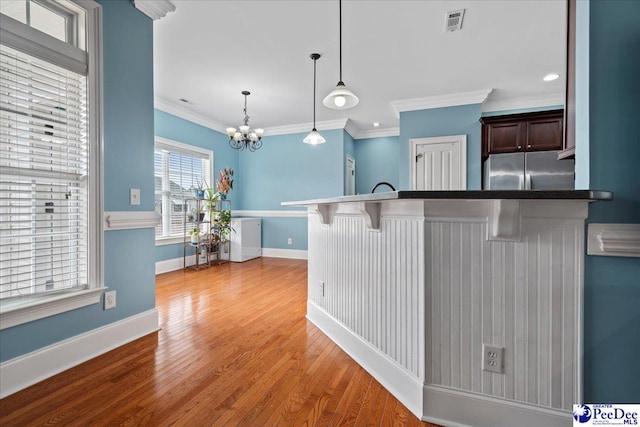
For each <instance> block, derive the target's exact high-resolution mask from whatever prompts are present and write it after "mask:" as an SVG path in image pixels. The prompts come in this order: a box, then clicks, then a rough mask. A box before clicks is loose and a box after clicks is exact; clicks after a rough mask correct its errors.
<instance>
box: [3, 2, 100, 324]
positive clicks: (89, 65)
mask: <svg viewBox="0 0 640 427" xmlns="http://www.w3.org/2000/svg"><path fill="white" fill-rule="evenodd" d="M64 3H71V1H69V0H67V1H65V2H64ZM73 4H74V5H75V6H77V7H79V8H82V9H83V10H84V11H85V12H86V27H85V29H86V52H84V53H79V52H78V49H76V48H75V46H71V45H70V44H68V43H64V42H62V41H60V40H58V39H56V38H54V37H52V36H49V35H47V34H44V33H42V32H40V31H38V30H35V29H33V28H31V27H29V26H27V25H25V24H22V23H20V22H18V21H16V20H14V19H12V18H9V17H7V16H5V15H1V16H0V19H1V20H2V21H1V22H2V26H1V28H0V36H2V37H1V38H2V42H3V44H6V45H8V46H11V47H13V48H15V49H18V50H21V51H23V52H25V53H27V54H29V55H31V56H35V57H37V58H39V59H41V60H44V61H48V62H51V63H54V64H56V65H60V66H63V67H65V68H69V69H71V70H74V71H78V70H81V69H84V70H86V76H87V97H88V105H87V107H88V110H89V116H88V122H89V123H88V140H89V145H90V149H89V153H90V156H89V228H88V236H89V237H88V239H89V240H88V252H89V253H88V261H89V271H88V279H89V283H88V284H89V287H88V289H83V290H68V291H61V292H59V293H54V294H43V295H34V296H33V297H29V298H21V299H19V300H16V299H8V300H0V329H6V328H10V327H13V326H17V325H20V324H23V323H27V322H32V321H34V320H38V319H43V318H45V317H49V316H53V315H56V314H60V313H64V312H66V311H70V310H75V309H77V308H81V307H85V306H88V305H92V304H97V303H99V302H100V298H101V295H102V293H103V291H104V289H106V288H105V287H104V272H103V256H102V254H103V249H102V248H103V225H102V221H103V219H102V213H103V201H102V194H103V168H102V152H103V123H102V7H101V6H100V5H99V4H98V3H96V2H95V1H93V0H73ZM60 51H63V52H69V53H70V55H69V56H71V57H72V59H71V60H70V61H67V60H62V59H61V55H60V54H58V53H57V52H60ZM83 56H86V58H87V61H86V65H85V64H84V62H85V61H81V60H78V61H76V60H73V57H76V58H79V59H83ZM61 61H63V62H61Z"/></svg>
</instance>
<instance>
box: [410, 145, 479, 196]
mask: <svg viewBox="0 0 640 427" xmlns="http://www.w3.org/2000/svg"><path fill="white" fill-rule="evenodd" d="M452 139H455V140H456V141H455V142H457V143H458V144H460V164H459V165H458V169H459V172H460V176H459V179H460V190H466V189H467V135H450V136H434V137H428V138H413V139H410V140H409V142H410V143H411V156H410V157H409V173H411V189H412V190H415V189H416V170H415V169H416V161H415V160H416V151H417V147H418V145H422V144H441V143H445V142H451V140H452Z"/></svg>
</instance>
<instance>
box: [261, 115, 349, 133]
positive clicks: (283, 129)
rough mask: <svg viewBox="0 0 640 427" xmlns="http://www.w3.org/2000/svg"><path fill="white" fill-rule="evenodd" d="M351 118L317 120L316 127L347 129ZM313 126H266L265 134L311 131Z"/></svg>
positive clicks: (320, 129) (310, 124)
mask: <svg viewBox="0 0 640 427" xmlns="http://www.w3.org/2000/svg"><path fill="white" fill-rule="evenodd" d="M348 120H349V119H337V120H327V121H324V122H317V123H316V129H318V131H323V130H333V129H345V127H346V126H347V122H348ZM312 128H313V123H311V122H309V123H299V124H294V125H284V126H273V127H270V128H264V134H265V135H266V136H275V135H287V134H290V133H305V132H309V131H310V130H311V129H312Z"/></svg>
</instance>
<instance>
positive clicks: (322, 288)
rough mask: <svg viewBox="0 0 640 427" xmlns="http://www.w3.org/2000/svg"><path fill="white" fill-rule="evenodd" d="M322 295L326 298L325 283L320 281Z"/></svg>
mask: <svg viewBox="0 0 640 427" xmlns="http://www.w3.org/2000/svg"><path fill="white" fill-rule="evenodd" d="M320 294H321V295H322V296H324V282H323V281H322V280H320Z"/></svg>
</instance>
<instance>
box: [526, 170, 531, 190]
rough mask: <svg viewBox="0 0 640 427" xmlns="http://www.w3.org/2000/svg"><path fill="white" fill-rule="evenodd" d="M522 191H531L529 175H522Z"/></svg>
mask: <svg viewBox="0 0 640 427" xmlns="http://www.w3.org/2000/svg"><path fill="white" fill-rule="evenodd" d="M524 189H525V190H531V174H530V173H525V174H524Z"/></svg>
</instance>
